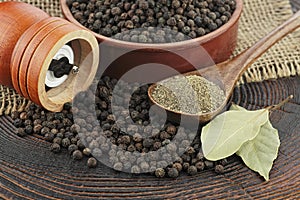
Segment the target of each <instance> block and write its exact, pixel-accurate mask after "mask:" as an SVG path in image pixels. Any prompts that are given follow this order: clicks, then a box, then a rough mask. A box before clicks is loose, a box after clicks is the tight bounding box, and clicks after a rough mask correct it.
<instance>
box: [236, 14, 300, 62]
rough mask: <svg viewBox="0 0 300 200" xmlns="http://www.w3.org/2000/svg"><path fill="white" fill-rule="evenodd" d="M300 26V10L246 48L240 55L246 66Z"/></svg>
mask: <svg viewBox="0 0 300 200" xmlns="http://www.w3.org/2000/svg"><path fill="white" fill-rule="evenodd" d="M298 27H300V11H298V12H297V13H295V14H294V15H293V16H292V17H291V18H290V19H288V20H287V21H286V22H284V23H283V24H281V25H280V26H278V27H277V28H275V29H274V30H273V31H272V32H270V33H269V34H267V35H266V36H265V37H263V38H262V39H261V40H259V41H258V42H257V43H256V44H255V45H253V46H252V47H250V48H249V49H247V50H245V51H244V52H243V53H242V54H240V55H239V56H238V57H239V58H240V59H241V58H243V59H242V60H244V64H243V66H244V67H248V66H249V65H251V64H252V63H253V62H254V61H255V60H256V59H257V58H258V57H260V56H261V55H262V54H263V53H265V52H266V51H267V50H268V49H269V48H270V47H272V46H273V45H274V44H275V43H276V42H278V41H279V40H280V39H282V38H283V37H284V36H286V35H287V34H289V33H291V32H292V31H294V30H295V29H297V28H298Z"/></svg>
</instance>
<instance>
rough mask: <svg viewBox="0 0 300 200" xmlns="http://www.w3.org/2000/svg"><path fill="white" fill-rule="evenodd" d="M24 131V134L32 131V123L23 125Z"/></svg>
mask: <svg viewBox="0 0 300 200" xmlns="http://www.w3.org/2000/svg"><path fill="white" fill-rule="evenodd" d="M25 133H26V134H32V133H33V127H32V125H27V126H26V127H25Z"/></svg>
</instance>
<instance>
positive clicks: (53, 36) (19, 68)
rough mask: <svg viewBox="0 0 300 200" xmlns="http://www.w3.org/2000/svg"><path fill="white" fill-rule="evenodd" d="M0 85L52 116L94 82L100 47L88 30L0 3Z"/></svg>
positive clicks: (31, 9)
mask: <svg viewBox="0 0 300 200" xmlns="http://www.w3.org/2000/svg"><path fill="white" fill-rule="evenodd" d="M0 19H1V20H0V31H1V34H0V47H1V48H0V84H2V85H6V86H8V87H11V88H14V89H15V90H16V91H17V92H18V93H19V94H21V95H22V96H24V97H25V98H27V99H29V100H31V101H33V102H34V103H36V104H38V105H40V106H42V107H44V108H45V109H47V110H49V111H53V112H58V111H61V110H62V108H63V105H64V104H65V103H66V102H70V101H71V100H72V99H73V97H74V96H75V95H76V94H77V93H78V92H80V91H83V90H86V89H87V88H88V87H89V86H90V84H91V83H92V81H93V79H94V77H95V74H96V72H97V69H98V64H99V46H98V42H97V40H96V38H95V37H94V36H93V34H92V33H90V32H89V31H87V30H83V29H82V28H80V27H78V26H76V25H74V24H72V23H70V22H68V21H66V20H64V19H61V18H57V17H50V16H49V15H48V14H46V13H45V12H43V11H42V10H40V9H38V8H36V7H34V6H31V5H29V4H26V3H21V2H2V3H0Z"/></svg>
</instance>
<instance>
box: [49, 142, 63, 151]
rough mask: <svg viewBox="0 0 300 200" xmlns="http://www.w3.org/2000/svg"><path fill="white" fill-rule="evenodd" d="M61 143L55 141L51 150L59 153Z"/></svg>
mask: <svg viewBox="0 0 300 200" xmlns="http://www.w3.org/2000/svg"><path fill="white" fill-rule="evenodd" d="M60 150H61V149H60V145H59V144H57V143H53V144H52V145H51V151H52V152H54V153H59V152H60Z"/></svg>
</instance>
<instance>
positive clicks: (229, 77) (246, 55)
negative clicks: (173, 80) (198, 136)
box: [148, 11, 300, 123]
mask: <svg viewBox="0 0 300 200" xmlns="http://www.w3.org/2000/svg"><path fill="white" fill-rule="evenodd" d="M299 17H300V11H298V12H297V13H296V14H294V15H293V16H292V17H291V18H290V19H288V20H287V21H286V22H284V23H283V24H282V25H280V26H279V27H277V28H276V29H274V30H273V31H272V32H270V33H269V34H268V35H266V36H265V37H263V38H262V39H261V40H259V41H258V42H257V43H256V44H255V45H253V46H252V47H250V48H249V49H247V50H245V51H244V52H242V53H241V54H239V55H238V56H236V57H234V58H233V59H231V60H228V61H225V62H222V63H219V64H216V65H214V66H211V67H207V68H204V69H200V70H196V71H192V72H188V73H185V74H183V75H185V76H187V75H200V76H202V77H204V78H207V79H214V78H217V79H218V80H219V81H216V82H215V84H217V85H219V86H220V87H221V88H224V93H225V99H224V102H223V103H222V104H221V105H220V106H219V107H218V108H217V109H215V110H213V111H212V112H208V113H203V114H187V113H181V112H175V111H172V110H169V109H167V108H165V107H164V106H162V105H160V104H159V103H157V102H156V101H155V100H154V99H153V97H152V92H153V90H154V88H155V87H156V84H153V85H151V86H150V87H149V89H148V96H149V98H150V100H151V101H152V102H153V103H154V104H156V105H158V106H159V107H161V108H163V109H165V110H167V111H169V112H170V113H171V114H175V115H187V116H191V117H197V118H198V119H199V121H200V123H205V122H208V121H209V120H211V119H212V118H213V117H215V116H216V115H217V114H219V113H220V112H222V111H224V110H225V109H224V108H225V106H226V104H227V102H228V100H229V99H230V97H231V95H232V92H233V89H234V87H235V85H236V82H237V81H238V80H239V79H240V76H241V75H242V74H243V73H244V72H245V71H246V70H247V68H248V67H249V66H251V64H252V63H253V62H254V61H255V60H256V59H257V58H258V57H259V56H261V55H262V54H263V53H264V52H266V51H267V50H268V49H269V48H270V47H272V46H273V45H274V44H275V43H276V42H277V41H279V40H280V39H282V38H283V37H284V36H286V35H287V34H288V33H291V32H292V31H294V30H295V29H297V28H298V27H299V26H300V19H299Z"/></svg>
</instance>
